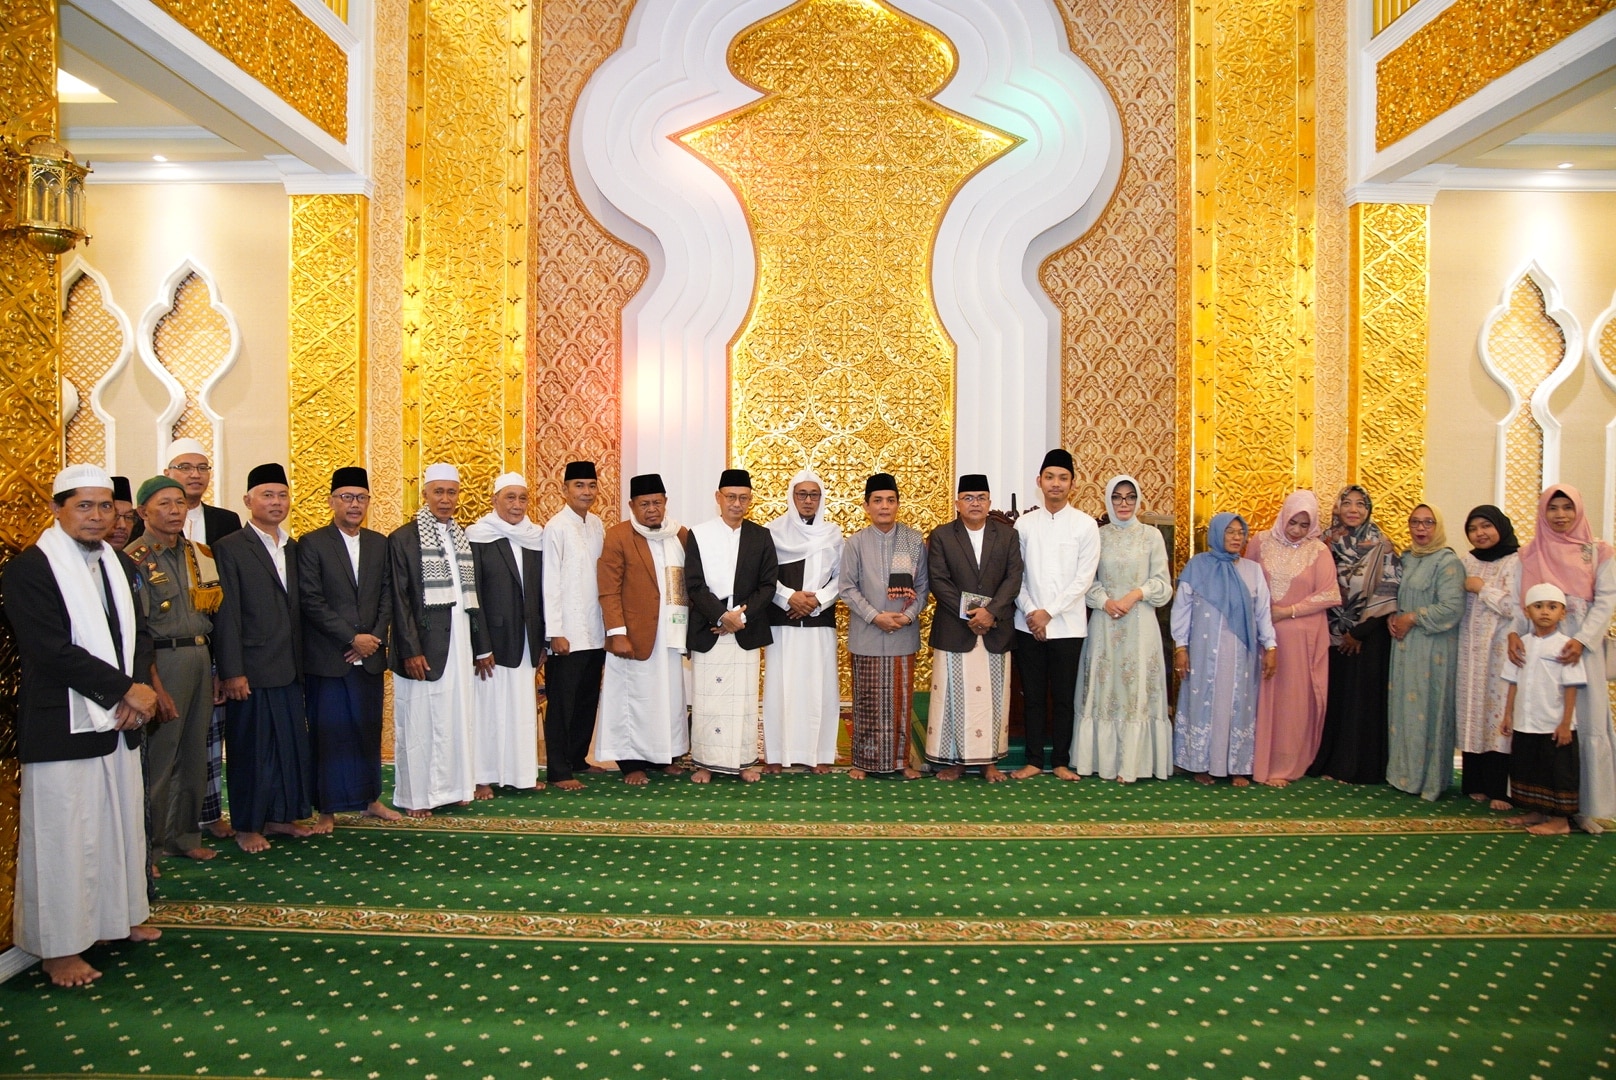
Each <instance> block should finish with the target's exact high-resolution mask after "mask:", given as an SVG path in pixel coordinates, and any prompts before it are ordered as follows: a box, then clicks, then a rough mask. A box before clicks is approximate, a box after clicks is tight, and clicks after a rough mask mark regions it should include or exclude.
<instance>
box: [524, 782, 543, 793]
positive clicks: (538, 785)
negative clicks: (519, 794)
mask: <svg viewBox="0 0 1616 1080" xmlns="http://www.w3.org/2000/svg"><path fill="white" fill-rule="evenodd" d="M528 790H529V791H543V790H544V781H543V780H535V781H533V786H532V787H530V788H528Z"/></svg>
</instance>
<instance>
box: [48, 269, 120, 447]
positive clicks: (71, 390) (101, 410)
mask: <svg viewBox="0 0 1616 1080" xmlns="http://www.w3.org/2000/svg"><path fill="white" fill-rule="evenodd" d="M85 277H87V278H89V279H90V280H91V281H93V282H95V285H96V288H97V289H99V290H101V309H102V310H103V311H105V312H107V313H108V314H110V315H111V316H112V317H113V319H115V320H116V321H117V323H118V336H119V341H120V343H119V345H118V356H117V359H115V360H113V362H112V366H111V367H109V368H107V370H106V371H105V372H104V373H103V374H102V375H101V377H100V378H99V379H97V380H96V381H95V385H94V386H93V387H91V388H90V411H91V412H93V413H95V418H96V419H97V420H99V421H101V426H102V428H103V429H104V430H105V431H106V433H107V434H106V455H105V456H106V460H105V462H103V464H104V465H105V466H106V470H107V472H109V473H116V472H117V471H118V439H117V434H118V420H117V417H115V416H113V415H112V413H111V412H109V411H108V410H107V407H106V393H107V388H108V387H109V386H111V385H112V380H113V379H116V378H117V377H118V376H119V375H120V374H122V373H123V369H124V368H125V367H127V366H128V365H129V360H130V358H131V357H133V356H134V355H135V331H134V328H133V327H132V326H130V325H129V316H128V315H127V314H125V313H124V310H123V308H121V307H119V306H118V304H117V302H116V301H114V300H113V299H112V285H111V284H110V283H109V282H108V281H107V279H106V275H104V274H102V273H101V271H99V270H97V269H96V268H95V267H93V266H91V265H90V264H89V263H88V262H87V261H85V259H84V256H83V255H82V254H80V253H79V252H77V251H75V252H73V254H72V255H70V256H69V257H68V259H67V262H66V263H65V264H64V265H63V267H62V286H61V300H62V310H61V314H66V312H67V300H68V294H69V293H71V292H72V291H73V286H74V285H76V284H78V281H79V279H80V278H85ZM70 399H71V401H70ZM82 406H83V397H82V395H81V393H80V390H79V388H78V387H77V386H74V385H73V384H72V383H70V382H68V380H67V379H65V378H64V379H63V380H62V438H63V440H64V442H65V440H66V439H67V425H68V422H69V421H70V420H72V419H73V417H75V416H77V415H78V411H79V409H80V408H81V407H82Z"/></svg>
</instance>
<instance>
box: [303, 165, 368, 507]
mask: <svg viewBox="0 0 1616 1080" xmlns="http://www.w3.org/2000/svg"><path fill="white" fill-rule="evenodd" d="M368 203H369V200H367V199H366V198H365V197H364V196H363V195H294V196H292V214H291V225H292V244H291V248H292V260H291V262H292V266H291V291H290V299H291V305H290V307H291V333H290V339H291V340H290V345H289V352H290V355H289V356H288V360H287V370H288V372H289V376H290V380H291V386H290V391H291V392H290V395H289V400H290V402H291V408H290V413H289V416H288V420H289V422H290V444H291V456H290V466H291V474H290V479H291V481H292V514H291V521H290V522H289V523H288V525H287V527H288V528H289V529H290V530H291V531H292V532H293V533H294V534H297V533H304V532H307V531H308V530H310V529H315V528H318V527H320V526H321V525H324V524H326V523H327V522H329V521H330V520H331V515H330V510H329V508H328V506H327V502H326V494H327V492H328V491H329V490H330V480H331V473H332V470H334V469H338V468H341V467H343V466H346V465H363V464H365V462H366V455H365V383H366V376H367V371H366V365H365V319H364V313H365V268H366V252H365V243H366V231H367V224H368V223H367V220H366V218H367V214H368V211H369V206H368Z"/></svg>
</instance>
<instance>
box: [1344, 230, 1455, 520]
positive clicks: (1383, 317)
mask: <svg viewBox="0 0 1616 1080" xmlns="http://www.w3.org/2000/svg"><path fill="white" fill-rule="evenodd" d="M1429 226H1430V211H1429V208H1427V207H1424V206H1405V205H1394V204H1386V205H1374V204H1367V203H1360V204H1359V205H1357V206H1354V207H1353V208H1352V233H1353V247H1352V278H1353V282H1354V285H1355V288H1354V290H1353V294H1352V323H1351V326H1352V380H1351V388H1350V396H1349V398H1348V408H1347V413H1348V420H1349V423H1350V424H1351V425H1352V430H1351V437H1350V439H1349V441H1348V444H1347V454H1348V458H1347V473H1348V476H1349V477H1350V478H1351V480H1352V482H1353V483H1356V484H1362V485H1363V486H1364V488H1365V489H1366V490H1368V491H1369V493H1370V495H1371V497H1373V498H1374V500H1375V507H1376V511H1377V512H1376V514H1375V519H1376V520H1377V521H1378V522H1380V527H1381V528H1382V529H1384V530H1386V533H1387V535H1388V536H1391V537H1392V538H1393V539H1394V540H1396V541H1397V543H1399V544H1402V543H1406V542H1407V540H1408V525H1407V522H1408V515H1409V512H1410V511H1412V510H1413V509H1414V507H1415V506H1416V505H1417V504H1418V503H1419V501H1420V499H1421V498H1423V497H1424V493H1425V401H1426V367H1427V357H1426V344H1427V339H1428V337H1429V282H1430V271H1429V265H1430V252H1429V243H1430V237H1429ZM1334 494H1335V492H1334V491H1328V492H1321V495H1334Z"/></svg>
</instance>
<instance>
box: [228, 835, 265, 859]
mask: <svg viewBox="0 0 1616 1080" xmlns="http://www.w3.org/2000/svg"><path fill="white" fill-rule="evenodd" d="M236 846H237V847H239V848H240V849H241V850H242V851H245V852H246V853H247V854H249V855H256V854H258V853H259V852H260V851H268V850H269V841H268V840H265V839H264V834H263V833H255V832H238V833H237V834H236Z"/></svg>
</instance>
